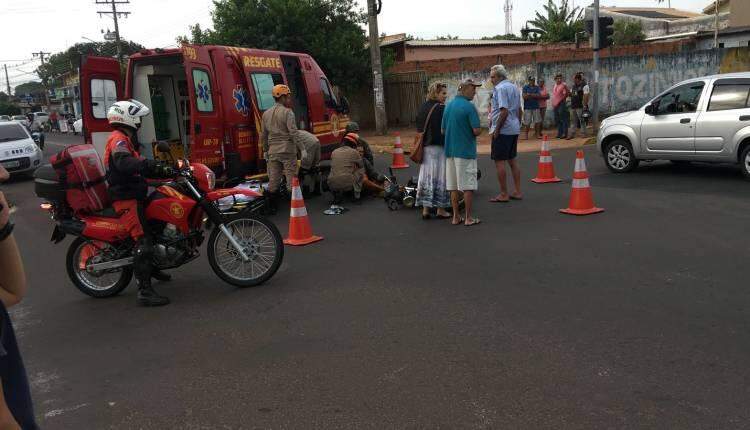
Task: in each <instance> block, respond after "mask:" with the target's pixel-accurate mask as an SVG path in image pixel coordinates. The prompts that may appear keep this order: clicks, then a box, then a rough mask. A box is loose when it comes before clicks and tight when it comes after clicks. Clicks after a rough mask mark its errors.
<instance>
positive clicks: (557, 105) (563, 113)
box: [552, 73, 570, 139]
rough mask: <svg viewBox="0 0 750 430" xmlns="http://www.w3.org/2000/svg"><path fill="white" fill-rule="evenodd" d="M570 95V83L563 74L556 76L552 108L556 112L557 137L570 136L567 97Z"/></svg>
mask: <svg viewBox="0 0 750 430" xmlns="http://www.w3.org/2000/svg"><path fill="white" fill-rule="evenodd" d="M569 95H570V91H569V90H568V85H567V84H566V83H565V81H564V80H563V76H562V74H560V73H558V74H557V75H556V76H555V86H554V87H552V109H553V110H554V113H555V125H556V126H557V138H558V139H565V138H566V137H568V122H569V121H570V116H569V114H568V105H567V99H568V96H569Z"/></svg>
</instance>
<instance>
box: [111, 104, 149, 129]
mask: <svg viewBox="0 0 750 430" xmlns="http://www.w3.org/2000/svg"><path fill="white" fill-rule="evenodd" d="M150 113H151V109H149V108H148V107H146V105H144V104H143V103H141V102H139V101H138V100H133V99H130V100H121V101H119V102H115V103H114V104H113V105H112V106H110V107H109V110H108V111H107V121H109V124H110V125H124V126H127V127H131V128H132V129H134V130H137V129H138V128H139V127H140V126H141V117H142V116H146V115H148V114H150Z"/></svg>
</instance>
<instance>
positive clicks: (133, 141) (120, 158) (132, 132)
mask: <svg viewBox="0 0 750 430" xmlns="http://www.w3.org/2000/svg"><path fill="white" fill-rule="evenodd" d="M150 112H151V111H150V110H149V108H148V107H146V106H145V105H143V104H142V103H140V102H139V101H137V100H125V101H119V102H116V103H115V104H113V105H112V106H111V107H110V108H109V111H108V112H107V120H108V121H109V124H110V125H111V126H112V128H114V131H113V132H112V134H110V135H109V139H107V147H106V150H105V152H104V165H105V166H106V168H107V180H108V182H109V193H110V197H111V198H112V201H113V203H112V206H114V209H115V211H116V212H117V213H118V214H121V218H120V219H121V221H122V222H124V223H126V224H127V227H128V229H129V230H130V236H131V237H132V238H133V240H135V241H136V243H137V246H136V250H135V253H134V260H133V271H134V273H135V278H136V282H137V284H138V299H137V301H138V304H139V305H142V306H163V305H166V304H169V299H168V298H167V297H164V296H161V295H159V293H157V292H156V290H154V287H152V286H151V278H152V277H153V278H155V279H157V280H159V281H169V280H170V279H171V277H170V276H169V275H168V274H166V273H163V272H161V271H160V270H158V269H155V268H154V267H153V238H152V237H151V232H150V231H149V229H148V224H147V223H146V217H145V205H144V202H145V200H146V195H147V192H148V185H147V183H146V178H164V177H170V176H172V173H173V172H172V168H171V167H168V166H165V165H163V164H162V163H159V162H157V161H154V160H148V159H145V158H142V157H141V156H140V154H139V149H140V144H139V143H138V137H137V135H136V132H137V130H138V128H140V126H141V117H144V116H146V115H148V114H149V113H150Z"/></svg>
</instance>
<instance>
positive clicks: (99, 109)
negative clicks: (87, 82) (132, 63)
mask: <svg viewBox="0 0 750 430" xmlns="http://www.w3.org/2000/svg"><path fill="white" fill-rule="evenodd" d="M116 101H117V86H116V85H115V81H113V80H111V79H92V80H91V110H92V111H93V112H92V113H93V114H94V118H96V119H104V118H106V117H107V111H108V110H109V107H110V106H112V105H113V104H114V103H115V102H116Z"/></svg>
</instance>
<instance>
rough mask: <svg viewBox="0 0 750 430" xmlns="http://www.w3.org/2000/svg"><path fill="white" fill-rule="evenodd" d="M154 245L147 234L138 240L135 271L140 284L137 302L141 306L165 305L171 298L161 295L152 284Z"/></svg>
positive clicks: (134, 263) (134, 261)
mask: <svg viewBox="0 0 750 430" xmlns="http://www.w3.org/2000/svg"><path fill="white" fill-rule="evenodd" d="M152 255H153V246H152V244H151V239H150V238H149V237H147V236H144V237H141V238H140V239H139V240H138V246H137V247H136V249H135V256H134V258H133V272H135V279H136V282H137V284H138V296H137V300H136V301H137V303H138V304H139V305H141V306H164V305H167V304H169V299H168V298H166V297H164V296H161V295H159V293H157V292H156V290H154V288H153V287H152V286H151V275H152V271H153V266H152V264H153V263H152V261H151V260H152Z"/></svg>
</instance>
